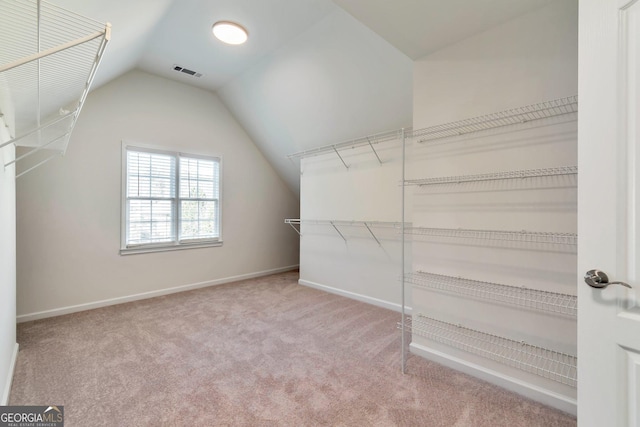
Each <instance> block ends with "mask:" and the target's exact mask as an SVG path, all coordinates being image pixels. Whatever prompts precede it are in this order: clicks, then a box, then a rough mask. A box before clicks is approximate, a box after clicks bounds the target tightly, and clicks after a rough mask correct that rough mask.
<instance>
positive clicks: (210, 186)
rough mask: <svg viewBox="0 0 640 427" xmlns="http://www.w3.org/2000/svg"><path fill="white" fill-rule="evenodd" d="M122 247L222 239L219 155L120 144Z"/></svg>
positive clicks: (151, 247) (169, 246) (187, 244)
mask: <svg viewBox="0 0 640 427" xmlns="http://www.w3.org/2000/svg"><path fill="white" fill-rule="evenodd" d="M123 157H124V168H123V169H124V177H123V184H124V188H123V194H124V197H123V204H122V205H123V233H122V240H123V243H122V248H121V253H123V254H126V253H136V252H149V251H159V250H168V249H182V248H189V247H198V246H214V245H220V244H222V240H221V233H220V159H219V158H217V157H205V156H196V155H191V154H184V153H176V152H169V151H159V150H151V149H143V148H137V147H131V146H125V147H124V155H123Z"/></svg>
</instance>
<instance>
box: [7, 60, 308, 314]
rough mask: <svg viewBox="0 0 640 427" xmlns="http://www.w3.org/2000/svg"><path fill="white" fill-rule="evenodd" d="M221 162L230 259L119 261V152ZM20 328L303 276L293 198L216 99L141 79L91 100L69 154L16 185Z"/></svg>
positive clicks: (186, 254) (198, 254)
mask: <svg viewBox="0 0 640 427" xmlns="http://www.w3.org/2000/svg"><path fill="white" fill-rule="evenodd" d="M122 140H128V141H134V142H138V143H141V144H151V145H156V146H160V147H167V148H174V149H179V150H182V151H185V152H195V153H210V154H214V155H221V156H222V159H223V202H222V215H223V229H222V233H223V239H224V245H223V246H222V247H214V248H203V249H189V250H181V251H170V252H162V253H151V254H137V255H127V256H121V255H119V248H120V217H121V211H120V208H121V200H120V196H121V195H120V192H121V141H122ZM17 212H18V223H17V229H18V244H17V246H18V261H17V265H18V268H17V280H18V295H17V298H18V308H17V312H18V320H19V321H20V320H27V319H32V318H37V317H42V316H48V315H54V314H61V313H65V312H69V311H74V310H79V309H84V308H90V307H93V306H96V305H101V304H103V303H104V302H105V301H106V303H110V302H118V301H122V300H126V299H127V298H129V297H132V296H133V297H135V296H136V295H139V294H146V295H147V296H148V295H155V294H160V293H163V292H165V291H166V290H168V289H171V288H175V287H190V286H199V285H201V284H210V283H217V282H219V281H225V280H227V279H230V278H231V279H232V278H238V277H246V276H247V275H253V274H257V273H260V272H265V271H271V270H278V269H282V268H286V267H289V266H294V265H297V264H298V239H297V235H295V233H292V232H291V230H290V229H289V228H288V226H286V225H285V224H284V221H283V220H284V218H287V217H296V216H297V215H298V204H297V198H296V196H295V195H294V194H293V193H292V192H291V191H290V190H289V189H288V188H287V186H286V185H285V184H284V182H283V181H282V180H281V179H280V178H279V177H278V176H277V174H276V173H275V172H274V170H273V168H272V167H271V166H270V165H269V164H268V163H267V161H266V160H265V158H264V157H263V156H262V154H261V153H260V152H259V151H258V149H257V148H256V147H255V145H254V144H253V142H252V141H251V139H250V138H249V137H248V136H247V135H246V134H245V132H244V131H243V129H242V128H241V127H240V126H239V125H238V123H237V122H236V121H235V120H234V118H233V117H232V116H231V114H230V113H229V112H228V110H227V109H226V108H225V107H224V105H223V104H222V102H221V101H220V100H219V98H218V97H217V96H216V95H215V94H213V93H211V92H207V91H203V90H201V89H197V88H194V87H190V86H187V85H184V84H181V83H176V82H173V81H170V80H166V79H164V78H160V77H156V76H153V75H150V74H147V73H144V72H141V71H132V72H129V73H127V74H125V75H124V76H122V77H120V78H118V79H116V80H115V81H113V82H111V83H109V84H107V85H105V86H103V87H101V88H99V89H97V90H95V91H93V92H91V94H90V95H89V97H88V99H87V102H86V104H85V106H84V109H83V111H82V114H81V115H80V119H79V121H78V123H77V126H76V129H75V131H74V133H73V136H72V139H71V142H70V145H69V149H68V151H67V154H66V156H65V157H64V158H62V159H57V160H54V161H51V162H49V163H47V164H46V165H44V166H41V167H40V168H38V169H35V170H34V171H32V172H30V173H28V174H26V175H24V176H23V177H21V178H20V179H19V180H18V185H17Z"/></svg>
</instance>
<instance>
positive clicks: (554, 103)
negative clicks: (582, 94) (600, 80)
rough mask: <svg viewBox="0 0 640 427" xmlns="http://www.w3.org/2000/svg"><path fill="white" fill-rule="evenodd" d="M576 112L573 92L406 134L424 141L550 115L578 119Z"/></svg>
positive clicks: (515, 123) (529, 120) (520, 122)
mask: <svg viewBox="0 0 640 427" xmlns="http://www.w3.org/2000/svg"><path fill="white" fill-rule="evenodd" d="M577 112H578V96H577V95H573V96H568V97H565V98H559V99H554V100H551V101H545V102H540V103H537V104H532V105H527V106H524V107H518V108H513V109H510V110H504V111H500V112H497V113H492V114H487V115H484V116H478V117H473V118H470V119H464V120H459V121H455V122H450V123H445V124H440V125H436V126H431V127H427V128H423V129H418V130H413V131H412V132H410V134H409V136H410V137H412V138H413V139H415V140H417V142H419V143H425V142H429V141H433V140H437V139H441V138H447V137H451V136H460V135H465V134H468V133H474V132H481V131H486V130H490V129H495V128H500V127H504V126H510V125H518V124H522V123H527V122H532V121H536V120H542V119H548V118H552V117H559V116H571V117H570V118H571V119H572V120H574V119H577Z"/></svg>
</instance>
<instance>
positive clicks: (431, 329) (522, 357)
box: [409, 314, 578, 387]
mask: <svg viewBox="0 0 640 427" xmlns="http://www.w3.org/2000/svg"><path fill="white" fill-rule="evenodd" d="M409 328H410V329H411V331H412V332H414V333H415V334H417V335H419V336H422V337H424V338H427V339H430V340H433V341H435V342H438V343H441V344H444V345H447V346H450V347H454V348H458V349H460V350H463V351H466V352H468V353H472V354H476V355H478V356H481V357H484V358H487V359H491V360H494V361H497V362H499V363H502V364H505V365H508V366H511V367H513V368H517V369H520V370H522V371H525V372H529V373H532V374H535V375H538V376H541V377H543V378H547V379H550V380H553V381H556V382H559V383H561V384H565V385H568V386H571V387H576V385H577V379H578V373H577V361H578V359H577V357H576V356H574V355H571V354H567V353H562V352H559V351H555V350H550V349H547V348H544V347H540V346H535V345H531V344H527V343H526V342H524V341H516V340H513V339H510V338H505V337H501V336H498V335H494V334H489V333H486V332H482V331H478V330H475V329H471V328H467V327H465V326H462V325H456V324H453V323H448V322H443V321H441V320H436V319H433V318H430V317H427V316H425V315H423V314H418V315H416V316H414V318H413V319H412V321H411V322H410V326H409Z"/></svg>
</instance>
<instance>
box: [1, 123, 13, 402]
mask: <svg viewBox="0 0 640 427" xmlns="http://www.w3.org/2000/svg"><path fill="white" fill-rule="evenodd" d="M8 140H9V131H8V128H6V127H5V122H4V121H3V119H2V117H0V143H2V142H4V141H8ZM13 158H14V148H13V145H9V146H7V147H4V148H2V149H0V163H1V164H0V392H2V395H1V396H0V405H6V404H7V400H8V398H9V391H10V390H9V389H10V386H11V377H12V375H13V366H14V363H15V357H16V354H17V353H16V352H17V345H16V193H15V168H14V167H13V166H9V167H8V168H6V169H5V168H4V164H5V163H7V162H9V161H11V160H13Z"/></svg>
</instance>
